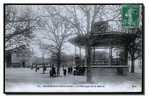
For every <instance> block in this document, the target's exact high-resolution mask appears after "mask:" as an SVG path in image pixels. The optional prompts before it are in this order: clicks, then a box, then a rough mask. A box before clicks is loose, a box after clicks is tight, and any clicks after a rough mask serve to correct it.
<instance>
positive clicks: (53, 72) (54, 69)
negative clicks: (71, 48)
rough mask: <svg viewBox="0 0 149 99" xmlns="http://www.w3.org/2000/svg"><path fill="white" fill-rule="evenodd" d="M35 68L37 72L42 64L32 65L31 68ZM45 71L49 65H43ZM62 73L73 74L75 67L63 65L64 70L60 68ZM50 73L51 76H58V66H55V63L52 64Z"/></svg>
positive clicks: (64, 74)
mask: <svg viewBox="0 0 149 99" xmlns="http://www.w3.org/2000/svg"><path fill="white" fill-rule="evenodd" d="M33 68H35V72H37V71H38V70H39V69H40V66H38V65H34V66H32V67H31V69H33ZM42 68H43V73H45V72H46V70H47V67H46V66H43V67H42ZM60 72H61V73H60V74H62V75H63V76H66V75H67V74H72V73H73V67H72V66H71V67H65V66H63V68H62V70H60ZM49 75H50V77H56V76H57V67H56V66H54V65H51V66H50V69H49Z"/></svg>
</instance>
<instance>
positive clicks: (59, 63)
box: [57, 51, 61, 76]
mask: <svg viewBox="0 0 149 99" xmlns="http://www.w3.org/2000/svg"><path fill="white" fill-rule="evenodd" d="M60 65H61V52H60V51H59V52H58V53H57V76H59V75H60Z"/></svg>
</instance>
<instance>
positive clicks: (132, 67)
mask: <svg viewBox="0 0 149 99" xmlns="http://www.w3.org/2000/svg"><path fill="white" fill-rule="evenodd" d="M134 62H135V60H134V58H133V57H131V73H134V71H135V67H134Z"/></svg>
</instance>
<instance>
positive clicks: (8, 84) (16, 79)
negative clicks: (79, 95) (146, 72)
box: [5, 68, 142, 92]
mask: <svg viewBox="0 0 149 99" xmlns="http://www.w3.org/2000/svg"><path fill="white" fill-rule="evenodd" d="M92 76H93V78H92V81H93V82H92V84H88V83H86V76H74V75H72V74H69V75H67V76H63V75H62V73H61V76H60V77H55V78H50V77H49V74H48V71H47V72H46V74H42V69H40V70H39V71H38V72H35V70H31V69H30V68H5V91H6V92H58V91H60V92H140V91H141V85H142V84H141V79H142V78H141V73H133V74H132V73H129V74H128V75H127V76H126V75H124V76H120V75H116V74H113V73H110V72H109V73H105V72H99V71H97V70H96V72H95V71H94V72H93V75H92Z"/></svg>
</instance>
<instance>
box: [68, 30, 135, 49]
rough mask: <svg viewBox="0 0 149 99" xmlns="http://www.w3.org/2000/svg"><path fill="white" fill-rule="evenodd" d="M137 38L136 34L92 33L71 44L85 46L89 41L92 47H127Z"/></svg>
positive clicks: (76, 39)
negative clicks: (131, 40)
mask: <svg viewBox="0 0 149 99" xmlns="http://www.w3.org/2000/svg"><path fill="white" fill-rule="evenodd" d="M135 36H136V34H134V33H124V32H106V33H90V34H89V35H85V36H80V35H79V36H76V37H74V38H72V39H71V40H70V42H71V43H72V44H74V45H76V46H85V44H86V43H87V42H88V41H89V43H90V45H91V46H99V47H102V46H103V47H106V46H125V45H127V44H128V43H129V40H130V39H133V38H135Z"/></svg>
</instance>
